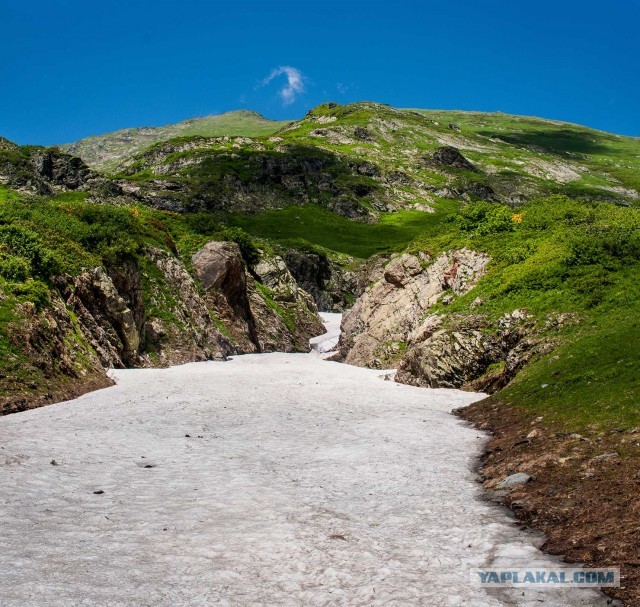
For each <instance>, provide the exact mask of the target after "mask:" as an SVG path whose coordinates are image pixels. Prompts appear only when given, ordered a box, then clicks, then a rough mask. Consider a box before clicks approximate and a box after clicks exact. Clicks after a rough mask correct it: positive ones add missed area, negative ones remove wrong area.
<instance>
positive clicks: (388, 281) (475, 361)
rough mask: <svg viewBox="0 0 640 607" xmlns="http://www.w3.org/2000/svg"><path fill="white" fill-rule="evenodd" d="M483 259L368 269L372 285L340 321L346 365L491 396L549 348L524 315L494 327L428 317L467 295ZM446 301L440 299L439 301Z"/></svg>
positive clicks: (405, 261) (474, 318)
mask: <svg viewBox="0 0 640 607" xmlns="http://www.w3.org/2000/svg"><path fill="white" fill-rule="evenodd" d="M488 262H489V258H488V257H487V256H486V255H483V254H481V253H476V252H474V251H468V250H464V249H463V250H460V251H454V252H451V253H445V254H442V255H440V256H439V257H438V258H437V259H435V260H431V259H429V258H428V257H427V256H426V255H421V256H415V255H409V254H404V255H401V256H398V257H395V258H393V259H392V260H391V261H390V262H389V263H387V264H386V265H380V264H378V265H377V266H376V265H374V266H373V267H372V273H371V274H370V277H371V278H372V279H373V281H372V284H371V285H370V286H369V287H368V288H367V289H366V290H365V291H364V293H363V294H362V296H361V297H360V298H359V299H358V301H357V302H356V305H355V306H354V307H353V309H352V310H351V311H349V312H348V313H347V314H346V315H345V316H344V318H343V324H342V330H343V334H342V336H341V338H340V343H339V351H340V356H341V358H342V360H344V361H345V362H348V363H351V364H355V365H361V366H368V367H374V368H383V367H385V368H396V369H397V373H396V375H395V380H396V381H398V382H401V383H405V384H411V385H414V386H425V387H430V388H463V387H466V388H469V389H473V390H477V391H484V392H495V391H497V390H499V389H501V388H503V387H504V386H506V385H507V384H508V383H509V381H511V379H512V378H513V377H514V376H515V375H516V373H517V372H518V371H519V370H520V369H521V368H522V367H524V365H525V364H526V363H527V362H529V360H531V358H532V357H533V356H534V355H536V354H539V353H542V352H544V351H545V350H546V349H547V347H548V344H546V343H545V342H543V341H541V340H540V339H538V338H536V336H535V333H534V331H533V323H532V322H531V321H530V319H529V316H528V315H527V313H526V312H525V311H524V310H514V311H513V312H512V313H510V314H506V315H504V316H503V317H501V318H500V319H499V320H498V321H497V322H491V321H490V320H489V319H487V318H484V317H482V316H480V315H475V314H473V313H471V312H470V313H469V314H457V315H444V314H442V313H441V314H434V313H432V312H431V310H430V308H431V307H432V306H433V305H434V304H435V303H436V302H438V301H440V300H442V301H443V302H445V301H446V300H451V299H452V298H454V297H457V296H460V295H462V294H464V293H466V292H468V291H469V290H470V289H471V288H472V287H473V286H474V285H475V284H476V283H477V281H478V280H479V279H480V278H481V277H482V276H483V275H484V273H485V270H486V267H487V264H488ZM445 298H446V299H445Z"/></svg>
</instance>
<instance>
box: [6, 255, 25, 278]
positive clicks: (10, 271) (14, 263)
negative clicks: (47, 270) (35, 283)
mask: <svg viewBox="0 0 640 607" xmlns="http://www.w3.org/2000/svg"><path fill="white" fill-rule="evenodd" d="M30 275H31V266H30V265H29V262H28V261H27V260H26V259H24V258H23V257H16V256H15V255H4V256H2V257H0V276H2V277H3V278H5V279H6V280H12V281H16V282H24V281H25V280H27V278H29V276H30Z"/></svg>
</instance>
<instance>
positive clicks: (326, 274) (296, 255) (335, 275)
mask: <svg viewBox="0 0 640 607" xmlns="http://www.w3.org/2000/svg"><path fill="white" fill-rule="evenodd" d="M284 260H285V263H286V264H287V267H288V268H289V271H290V272H291V274H292V275H293V277H294V278H295V280H296V282H297V283H298V284H299V285H300V287H302V288H303V289H304V290H305V291H306V292H307V293H309V294H310V295H311V296H312V297H313V299H314V301H315V303H316V306H317V307H318V310H320V311H321V312H342V311H344V310H346V309H347V308H349V307H350V306H351V305H352V303H353V297H354V293H355V291H356V290H357V285H356V281H357V274H356V273H354V272H351V271H348V270H345V269H344V267H343V266H342V265H341V264H339V263H338V262H336V261H331V260H330V259H329V258H328V257H327V256H326V255H323V254H322V253H315V252H311V251H299V250H297V249H289V250H287V251H286V252H285V253H284Z"/></svg>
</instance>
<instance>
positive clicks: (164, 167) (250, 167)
mask: <svg viewBox="0 0 640 607" xmlns="http://www.w3.org/2000/svg"><path fill="white" fill-rule="evenodd" d="M193 145H194V144H193V142H189V143H185V144H184V146H182V147H181V145H179V144H176V143H171V142H169V143H166V144H163V145H162V146H157V147H156V148H153V149H152V150H150V151H148V152H147V153H145V154H144V155H143V156H142V157H140V158H138V159H137V160H136V162H135V163H130V164H127V163H125V164H124V165H122V167H121V171H122V172H123V173H125V174H134V173H135V172H137V171H140V170H142V169H149V170H151V171H152V172H154V173H156V174H157V175H158V177H159V179H157V180H149V181H146V182H144V183H130V182H127V181H126V180H120V181H119V185H120V187H121V188H122V189H124V190H126V191H127V193H128V194H129V195H131V196H134V197H135V198H137V199H138V200H140V201H142V202H144V203H145V204H149V205H151V206H155V207H157V208H162V209H165V210H171V211H175V212H184V211H204V210H214V211H242V212H246V213H256V212H259V211H262V210H266V209H276V208H282V207H284V206H290V205H303V204H317V205H320V206H323V207H325V208H327V209H329V210H331V211H333V212H335V213H337V214H339V215H343V216H345V217H349V218H351V219H359V218H362V219H366V218H367V217H369V216H370V215H371V211H370V205H371V204H373V205H374V206H375V205H376V204H379V205H383V206H384V207H385V208H386V206H387V205H389V204H391V203H392V200H391V199H390V198H389V196H388V195H387V193H386V192H385V191H384V188H383V187H382V186H381V184H378V183H376V181H375V179H379V177H380V174H381V171H380V169H379V167H378V166H377V165H376V164H375V163H373V162H370V161H361V162H349V161H346V160H344V159H343V158H342V157H340V156H339V155H337V154H334V153H332V152H330V151H327V150H322V149H320V148H315V147H310V146H300V145H288V146H281V147H279V148H277V149H276V150H273V151H265V150H263V149H260V148H255V147H251V146H250V145H249V144H247V147H246V148H243V149H240V150H239V152H237V153H233V154H230V153H229V152H227V151H218V152H216V153H211V151H210V150H208V151H207V150H206V149H205V150H203V151H202V152H201V153H199V152H197V150H192V146H193ZM199 145H201V146H202V145H204V144H203V143H202V142H200V143H199ZM192 151H193V156H190V157H189V158H186V159H179V160H176V161H170V162H169V161H167V159H168V158H169V157H170V156H172V155H176V154H180V153H184V152H192ZM174 174H175V175H179V176H180V177H181V179H182V183H181V184H180V186H179V187H176V185H175V182H173V181H171V180H167V179H161V178H160V177H161V176H163V175H174ZM364 197H367V201H362V200H361V199H362V198H364ZM370 199H371V200H370Z"/></svg>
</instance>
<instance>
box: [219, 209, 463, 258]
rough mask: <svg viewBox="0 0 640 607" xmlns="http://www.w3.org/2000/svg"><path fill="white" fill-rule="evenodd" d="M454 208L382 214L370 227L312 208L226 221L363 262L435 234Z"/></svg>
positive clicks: (278, 239) (258, 234) (238, 216)
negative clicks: (426, 234) (372, 256)
mask: <svg viewBox="0 0 640 607" xmlns="http://www.w3.org/2000/svg"><path fill="white" fill-rule="evenodd" d="M457 206H458V204H457V203H455V202H452V201H443V202H442V203H441V204H440V205H439V206H438V210H437V212H435V213H424V212H422V211H399V212H397V213H383V214H381V216H380V221H379V222H378V223H373V224H367V223H360V222H357V221H353V220H350V219H346V218H345V217H342V216H340V215H336V214H334V213H332V212H330V211H328V210H327V209H324V208H322V207H318V206H313V205H307V206H301V207H287V208H285V209H281V210H275V211H267V212H265V213H261V214H258V215H245V214H241V213H234V214H231V215H230V216H229V217H228V219H227V221H228V223H229V225H232V226H237V227H240V228H242V229H243V230H245V231H246V232H248V233H249V234H251V235H253V236H256V237H260V238H266V239H269V240H273V241H275V242H279V243H286V242H288V241H292V240H295V239H303V240H305V241H307V242H309V243H311V244H313V245H317V246H320V247H323V248H325V249H329V250H331V251H336V252H338V253H344V254H346V255H351V256H353V257H357V258H360V259H366V258H368V257H370V256H371V255H374V254H376V253H390V252H393V251H397V250H400V249H402V248H404V247H406V246H407V245H408V244H409V243H410V242H411V241H413V240H414V239H415V238H417V237H418V235H420V234H424V233H434V232H437V230H438V225H439V224H440V223H441V222H442V221H443V219H444V218H445V217H446V216H448V215H450V214H451V213H453V212H454V210H455V209H456V208H457Z"/></svg>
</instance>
